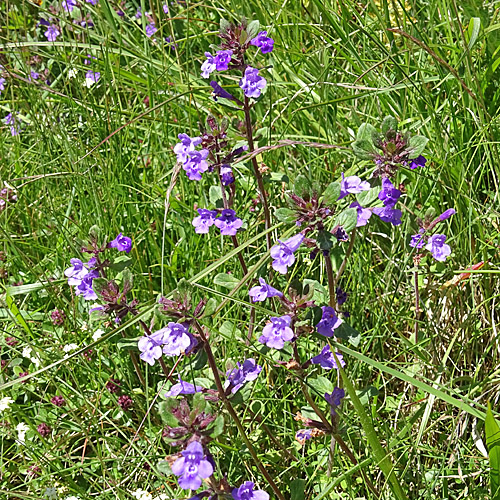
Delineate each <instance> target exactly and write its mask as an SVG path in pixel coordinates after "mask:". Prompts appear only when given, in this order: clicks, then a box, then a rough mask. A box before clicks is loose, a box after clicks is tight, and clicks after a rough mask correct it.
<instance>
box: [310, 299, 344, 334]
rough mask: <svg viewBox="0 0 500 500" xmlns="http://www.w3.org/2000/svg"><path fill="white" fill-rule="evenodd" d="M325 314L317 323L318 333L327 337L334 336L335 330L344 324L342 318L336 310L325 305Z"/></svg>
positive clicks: (323, 308)
mask: <svg viewBox="0 0 500 500" xmlns="http://www.w3.org/2000/svg"><path fill="white" fill-rule="evenodd" d="M321 309H322V310H323V316H321V320H320V322H319V323H318V324H317V325H316V329H317V330H318V333H320V334H321V335H324V336H325V337H333V332H334V331H335V330H336V329H337V328H338V327H339V326H340V325H341V324H342V320H341V319H340V318H338V317H337V315H336V314H335V310H334V309H333V307H330V306H323V307H322V308H321Z"/></svg>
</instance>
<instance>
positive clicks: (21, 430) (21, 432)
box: [16, 422, 30, 444]
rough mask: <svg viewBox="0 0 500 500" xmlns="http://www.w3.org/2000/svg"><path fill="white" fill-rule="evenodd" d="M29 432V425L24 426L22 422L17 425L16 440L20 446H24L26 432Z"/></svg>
mask: <svg viewBox="0 0 500 500" xmlns="http://www.w3.org/2000/svg"><path fill="white" fill-rule="evenodd" d="M29 430H30V427H29V425H27V424H25V423H24V422H21V423H19V424H17V426H16V431H17V440H18V441H19V442H20V443H21V444H24V440H25V439H26V432H27V431H29Z"/></svg>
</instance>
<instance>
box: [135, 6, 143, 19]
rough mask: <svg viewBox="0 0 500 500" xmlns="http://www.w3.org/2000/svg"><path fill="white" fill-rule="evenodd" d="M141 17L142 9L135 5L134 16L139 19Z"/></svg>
mask: <svg viewBox="0 0 500 500" xmlns="http://www.w3.org/2000/svg"><path fill="white" fill-rule="evenodd" d="M141 17H142V11H141V8H140V7H137V12H136V13H135V18H136V19H140V18H141Z"/></svg>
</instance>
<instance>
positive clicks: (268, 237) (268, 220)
mask: <svg viewBox="0 0 500 500" xmlns="http://www.w3.org/2000/svg"><path fill="white" fill-rule="evenodd" d="M243 110H244V112H245V127H246V130H247V140H248V149H249V152H250V153H252V152H253V151H254V150H255V147H254V143H253V132H252V118H251V117H250V100H249V99H248V97H247V96H245V103H244V106H243ZM252 166H253V171H254V174H255V178H256V179H257V185H258V187H259V194H260V199H261V202H262V206H263V208H264V218H265V224H266V226H265V227H266V229H269V228H270V227H271V215H270V213H269V205H268V203H267V196H266V191H265V189H264V180H263V179H262V174H261V172H260V170H259V165H258V164H257V158H256V157H255V156H253V157H252ZM266 242H267V250H268V251H269V249H270V248H271V233H266Z"/></svg>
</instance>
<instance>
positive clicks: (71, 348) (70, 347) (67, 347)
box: [63, 344, 78, 352]
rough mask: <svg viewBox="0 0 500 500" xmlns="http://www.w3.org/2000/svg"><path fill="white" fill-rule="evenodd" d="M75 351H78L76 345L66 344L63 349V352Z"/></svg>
mask: <svg viewBox="0 0 500 500" xmlns="http://www.w3.org/2000/svg"><path fill="white" fill-rule="evenodd" d="M76 349H78V346H77V345H76V344H66V345H65V346H64V347H63V351H64V352H71V351H75V350H76Z"/></svg>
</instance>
